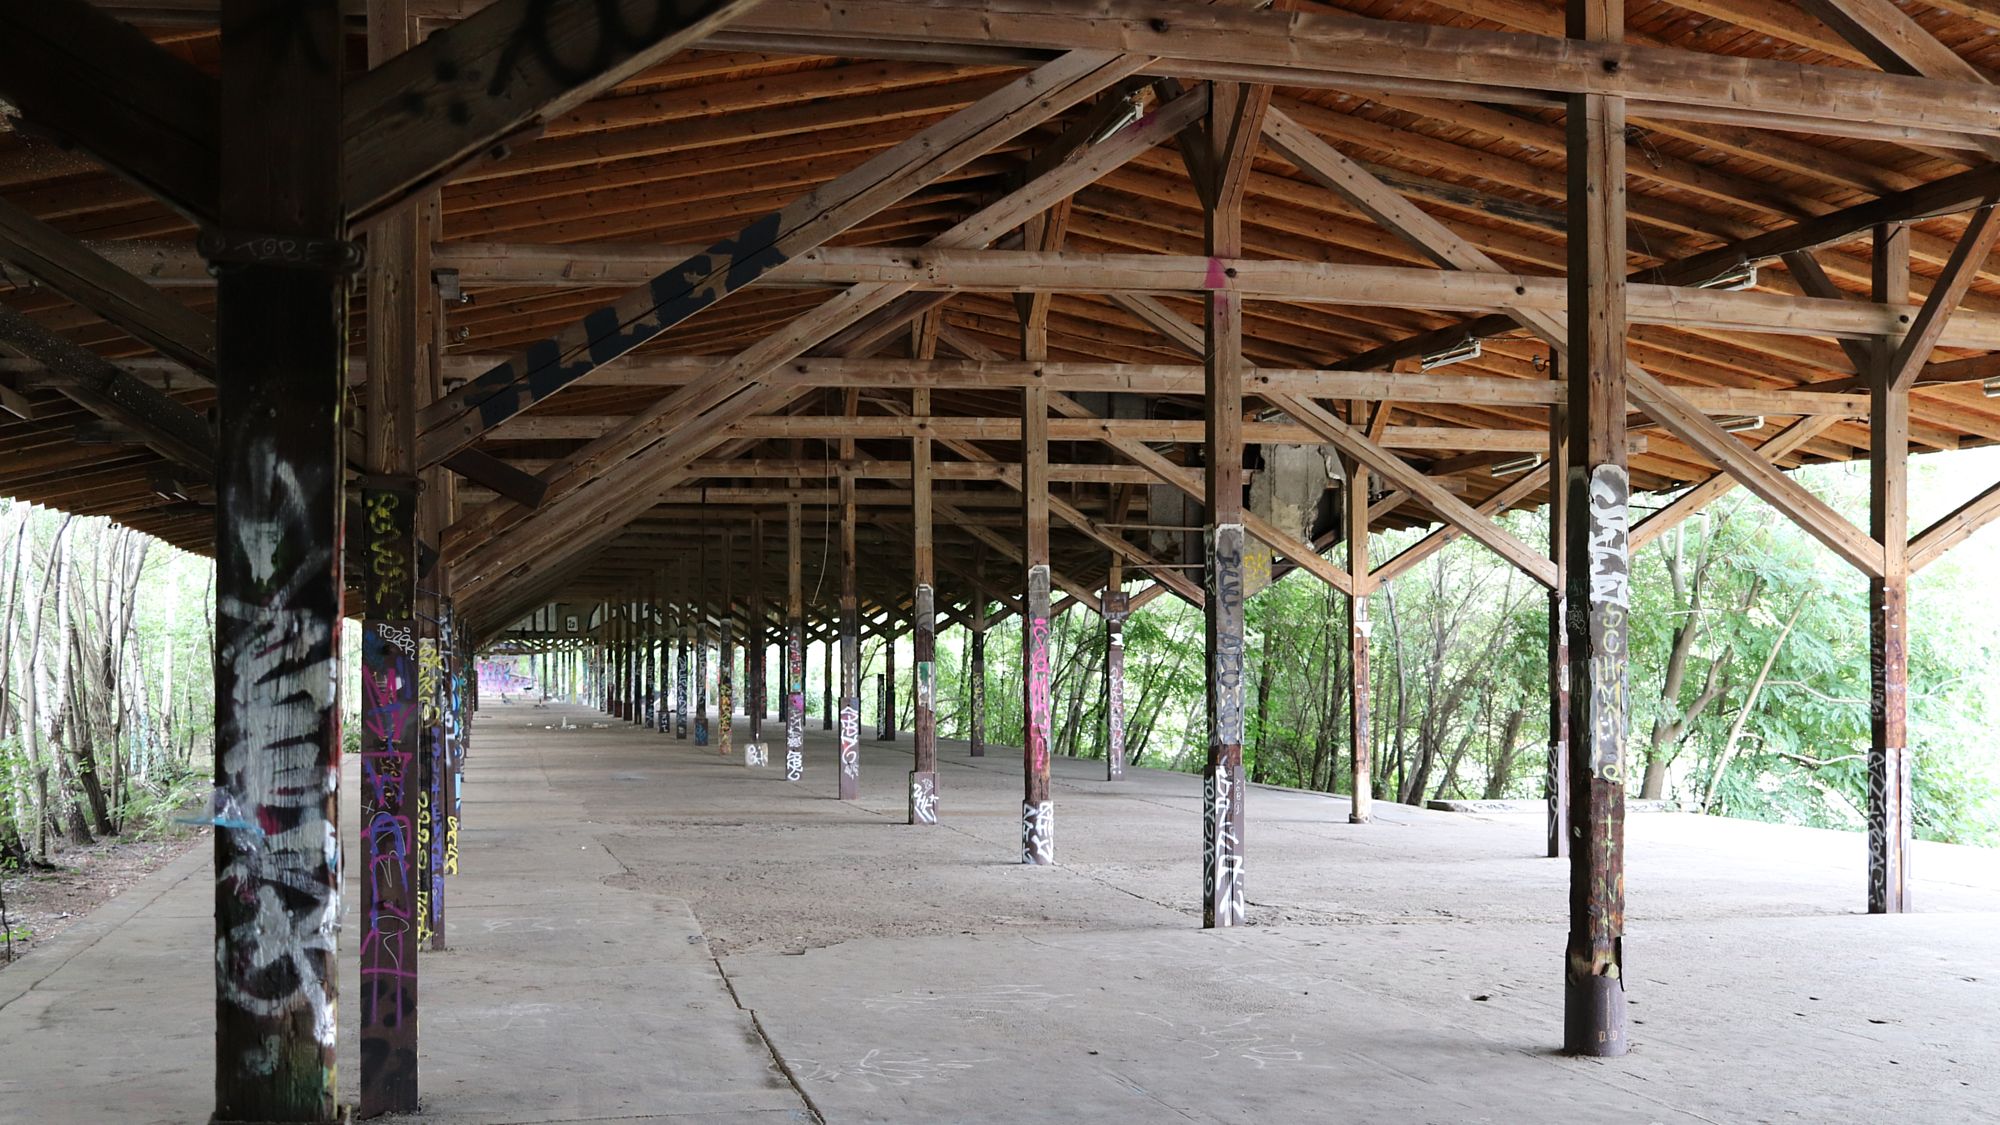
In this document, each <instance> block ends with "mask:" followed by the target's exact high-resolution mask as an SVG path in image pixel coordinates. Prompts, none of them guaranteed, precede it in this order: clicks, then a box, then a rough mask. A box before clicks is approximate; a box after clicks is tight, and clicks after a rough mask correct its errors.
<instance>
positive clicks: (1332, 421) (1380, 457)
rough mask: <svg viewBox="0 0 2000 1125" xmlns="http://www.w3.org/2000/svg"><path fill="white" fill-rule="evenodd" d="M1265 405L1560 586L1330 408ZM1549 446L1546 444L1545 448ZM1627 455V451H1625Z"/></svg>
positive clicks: (1545, 565) (1532, 554) (1548, 567)
mask: <svg viewBox="0 0 2000 1125" xmlns="http://www.w3.org/2000/svg"><path fill="white" fill-rule="evenodd" d="M1264 400H1265V401H1266V402H1269V403H1270V404H1271V405H1273V406H1275V407H1277V408H1278V409H1280V410H1283V411H1284V412H1285V413H1287V414H1290V415H1291V416H1292V417H1293V418H1294V419H1296V420H1297V421H1299V422H1301V423H1303V424H1304V425H1305V426H1306V428H1307V429H1310V430H1312V431H1313V432H1314V433H1316V434H1317V435H1318V436H1319V437H1320V438H1321V440H1324V441H1328V442H1332V443H1333V444H1334V445H1337V446H1339V447H1340V449H1341V451H1342V452H1344V453H1346V454H1348V455H1349V456H1351V457H1354V458H1356V459H1358V460H1360V461H1362V462H1364V463H1366V464H1367V465H1368V466H1369V467H1370V468H1372V469H1374V470H1375V471H1376V472H1378V473H1381V474H1382V477H1383V479H1384V480H1386V481H1388V482H1389V483H1391V484H1393V485H1395V486H1396V487H1398V488H1401V489H1404V490H1406V491H1408V492H1409V493H1410V494H1411V495H1413V496H1415V497H1416V498H1417V499H1419V500H1421V501H1423V502H1424V503H1425V504H1426V505H1428V506H1429V507H1430V509H1431V510H1432V511H1434V512H1436V513H1437V514H1438V515H1440V516H1442V517H1444V519H1445V520H1446V521H1447V522H1449V523H1452V524H1456V525H1457V526H1458V527H1459V528H1461V529H1462V530H1464V532H1465V533H1466V534H1468V535H1470V536H1472V537H1473V538H1474V539H1477V540H1479V541H1480V542H1481V543H1483V544H1485V545H1486V546H1487V547H1488V548H1490V549H1492V551H1493V552H1494V553H1495V554H1497V555H1499V556H1500V557H1501V558H1503V559H1506V560H1507V561H1508V562H1510V563H1513V564H1514V565H1515V566H1516V567H1518V568H1519V569H1520V570H1521V572H1522V573H1524V574H1526V575H1527V576H1528V577H1530V578H1533V579H1535V580H1536V581H1537V582H1540V583H1541V584H1542V585H1544V586H1553V585H1554V584H1555V567H1554V566H1553V565H1552V564H1550V562H1549V560H1548V559H1546V558H1544V557H1542V555H1541V553H1540V552H1538V551H1536V550H1534V549H1533V548H1531V547H1529V546H1528V545H1527V544H1526V543H1523V542H1521V540H1519V539H1518V538H1516V537H1515V536H1514V535H1513V533H1512V532H1509V531H1507V530H1506V529H1505V528H1502V527H1501V526H1499V525H1498V524H1496V523H1494V522H1493V521H1492V520H1491V519H1489V518H1487V517H1486V516H1483V515H1480V514H1479V513H1478V512H1477V511H1475V510H1474V509H1473V508H1472V507H1471V506H1470V505H1468V504H1466V502H1465V501H1463V500H1460V499H1459V498H1458V497H1456V496H1453V495H1452V494H1451V493H1449V492H1447V491H1445V490H1444V489H1443V488H1441V487H1439V486H1438V484H1437V482H1436V481H1434V480H1432V479H1431V478H1430V477H1428V476H1426V475H1425V474H1424V473H1422V472H1421V471H1419V470H1417V469H1416V468H1414V467H1412V466H1411V465H1410V464H1409V462H1407V461H1404V460H1403V459H1402V458H1400V457H1398V456H1396V455H1395V454H1393V453H1391V452H1389V451H1388V449H1386V448H1384V447H1383V446H1381V445H1378V444H1377V443H1375V442H1372V441H1369V440H1368V438H1367V436H1366V435H1365V434H1362V433H1361V432H1360V431H1358V430H1356V429H1354V428H1352V427H1351V426H1349V425H1347V424H1346V423H1345V422H1342V421H1341V420H1340V419H1338V418H1336V417H1334V416H1333V414H1332V413H1330V412H1329V411H1327V410H1326V409H1325V408H1324V407H1322V406H1320V405H1319V404H1318V403H1316V402H1314V401H1312V400H1311V399H1308V398H1303V397H1298V396H1292V395H1274V394H1267V395H1265V396H1264ZM1543 444H1544V445H1546V441H1544V443H1543ZM1620 452H1621V454H1622V452H1623V450H1622V449H1621V450H1620Z"/></svg>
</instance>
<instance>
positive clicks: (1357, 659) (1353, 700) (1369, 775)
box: [1343, 403, 1388, 824]
mask: <svg viewBox="0 0 2000 1125" xmlns="http://www.w3.org/2000/svg"><path fill="white" fill-rule="evenodd" d="M1357 405H1359V404H1357ZM1387 408H1388V406H1387V404H1386V403H1385V404H1383V409H1387ZM1348 421H1349V424H1352V425H1360V426H1365V425H1366V424H1367V423H1366V421H1365V420H1364V419H1362V418H1360V417H1358V412H1357V416H1354V417H1350V418H1349V419H1348ZM1346 470H1347V488H1346V494H1345V497H1344V499H1345V503H1344V505H1343V507H1344V509H1345V512H1344V514H1345V515H1346V517H1347V528H1346V536H1347V572H1348V573H1349V574H1351V575H1353V576H1354V593H1352V594H1350V595H1348V598H1347V752H1348V765H1349V770H1348V777H1347V783H1348V785H1349V787H1350V788H1349V789H1348V792H1349V793H1351V794H1352V797H1351V798H1350V803H1349V805H1348V810H1347V821H1348V823H1349V824H1366V823H1368V821H1369V819H1370V818H1371V817H1372V816H1374V811H1373V810H1374V802H1375V789H1374V785H1375V780H1374V776H1373V772H1374V771H1373V770H1372V769H1371V765H1372V763H1371V762H1370V760H1369V755H1370V752H1371V748H1370V745H1369V724H1368V705H1369V687H1370V682H1369V679H1368V638H1369V637H1370V636H1371V635H1372V634H1373V633H1374V631H1375V625H1374V623H1373V622H1372V621H1370V620H1369V619H1368V595H1370V594H1372V593H1374V591H1375V582H1374V580H1373V579H1371V578H1369V576H1368V567H1369V561H1368V466H1366V465H1364V464H1362V463H1361V462H1359V461H1355V460H1352V459H1348V460H1347V462H1346Z"/></svg>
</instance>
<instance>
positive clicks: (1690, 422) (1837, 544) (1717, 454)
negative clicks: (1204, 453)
mask: <svg viewBox="0 0 2000 1125" xmlns="http://www.w3.org/2000/svg"><path fill="white" fill-rule="evenodd" d="M1573 108H1575V107H1573ZM1273 125H1274V126H1276V127H1277V128H1279V129H1280V130H1281V131H1283V139H1281V140H1276V141H1274V144H1275V145H1276V147H1278V148H1279V149H1280V150H1281V151H1283V152H1284V153H1285V154H1286V155H1287V157H1288V158H1292V159H1295V160H1297V161H1301V162H1302V165H1301V166H1302V167H1303V168H1304V169H1305V170H1306V171H1308V173H1309V174H1311V175H1312V176H1313V177H1314V178H1315V179H1317V180H1319V181H1320V182H1321V183H1323V184H1325V185H1326V186H1327V187H1329V188H1331V189H1332V190H1334V191H1336V192H1338V193H1340V194H1341V195H1342V196H1344V197H1346V198H1348V199H1349V200H1350V201H1352V202H1354V203H1355V205H1356V206H1360V207H1363V208H1364V209H1366V210H1368V212H1369V213H1370V215H1371V216H1373V217H1374V218H1375V219H1376V220H1377V221H1378V222H1381V223H1382V224H1383V225H1385V226H1387V227H1388V228H1389V229H1391V230H1393V231H1395V232H1396V233H1398V234H1400V235H1401V236H1403V238H1404V239H1406V240H1407V241H1409V242H1410V243H1411V244H1413V245H1415V246H1418V247H1420V248H1422V249H1423V250H1424V251H1425V252H1426V253H1428V254H1430V255H1432V257H1433V258H1434V260H1436V261H1439V262H1441V263H1445V264H1447V265H1448V266H1449V267H1450V268H1452V269H1457V270H1461V271H1480V270H1490V269H1492V268H1494V265H1493V260H1492V259H1491V258H1490V257H1488V256H1487V255H1486V253H1485V252H1484V251H1482V250H1480V249H1479V248H1478V247H1476V246H1473V245H1472V244H1471V243H1469V242H1467V241H1465V240H1464V239H1462V238H1460V237H1459V236H1458V235H1457V234H1456V233H1454V232H1453V231H1451V230H1450V229H1449V228H1447V227H1445V226H1444V225H1443V224H1442V223H1439V222H1438V221H1437V220H1436V219H1434V218H1432V217H1431V216H1429V215H1428V214H1425V213H1424V212H1422V211H1420V210H1418V209H1417V208H1416V207H1415V206H1413V205H1411V204H1410V203H1409V202H1408V201H1407V200H1405V199H1403V198H1402V197H1401V196H1400V195H1397V194H1396V193H1395V192H1394V191H1392V190H1390V189H1389V188H1388V187H1387V186H1386V185H1383V184H1381V183H1380V182H1379V181H1377V180H1375V179H1374V178H1373V177H1372V176H1369V175H1368V174H1367V172H1365V171H1364V170H1362V169H1360V168H1359V167H1358V166H1356V165H1355V164H1354V162H1353V161H1352V160H1349V159H1348V158H1347V157H1345V156H1343V155H1341V154H1340V153H1338V152H1335V151H1334V150H1333V148H1332V147H1331V146H1329V145H1327V144H1326V143H1325V142H1323V141H1320V140H1319V139H1318V138H1317V137H1314V136H1311V135H1309V134H1307V133H1305V132H1304V131H1303V130H1302V129H1297V128H1290V129H1287V128H1286V127H1285V123H1284V122H1283V121H1282V120H1281V119H1279V118H1278V117H1277V115H1274V116H1273ZM1267 131H1268V130H1267ZM1621 169H1622V165H1621ZM1621 175H1622V171H1621ZM1621 182H1622V181H1621ZM1571 190H1572V194H1573V195H1574V194H1576V193H1577V192H1578V191H1580V190H1581V185H1579V184H1576V183H1572V185H1571ZM1621 222H1622V219H1621ZM1606 237H1609V235H1606ZM1620 237H1621V238H1622V237H1623V231H1622V228H1621V230H1620ZM1621 244H1622V243H1621ZM1573 245H1574V244H1573ZM1627 280H1628V279H1627V278H1625V277H1624V276H1622V275H1621V276H1620V277H1618V278H1617V279H1615V281H1616V284H1617V287H1618V290H1619V293H1620V295H1621V296H1620V299H1619V300H1618V301H1617V305H1618V310H1619V323H1620V324H1621V325H1622V324H1624V323H1625V320H1626V315H1625V314H1626V311H1627V309H1628V304H1629V298H1630V295H1631V291H1630V289H1629V288H1628V286H1627ZM1577 283H1578V276H1577V271H1576V266H1575V264H1574V263H1572V265H1571V270H1570V276H1569V284H1571V285H1575V284H1577ZM1595 283H1597V284H1604V285H1609V284H1612V279H1609V278H1599V279H1596V282H1595ZM1572 303H1573V304H1575V302H1572ZM1856 307H1859V306H1856ZM1508 315H1510V316H1512V317H1513V318H1514V319H1516V320H1517V321H1519V322H1520V323H1521V324H1523V325H1525V326H1526V327H1527V328H1528V329H1529V330H1530V331H1533V332H1534V333H1535V334H1536V335H1538V336H1540V337H1542V338H1543V339H1544V340H1547V341H1548V342H1549V343H1550V344H1552V345H1554V346H1555V347H1557V348H1559V349H1561V348H1567V347H1568V346H1569V345H1570V343H1571V340H1570V339H1569V332H1570V328H1571V326H1570V325H1569V324H1568V318H1567V317H1564V316H1562V315H1559V314H1551V313H1547V312H1544V311H1542V310H1540V309H1531V308H1525V307H1521V306H1518V305H1509V306H1508ZM1883 328H1884V330H1887V328H1888V326H1887V325H1884V326H1883ZM1620 338H1621V339H1623V329H1622V328H1621V329H1620ZM1621 354H1622V349H1621ZM1570 358H1572V362H1573V363H1574V360H1573V357H1570ZM1626 368H1627V370H1626V372H1625V375H1624V378H1623V379H1621V380H1619V381H1618V382H1619V383H1622V384H1624V385H1623V386H1622V387H1620V394H1621V396H1623V395H1629V396H1630V399H1631V401H1632V402H1633V403H1634V404H1636V405H1638V406H1639V408H1640V409H1642V410H1644V411H1645V412H1646V413H1647V414H1648V415H1650V416H1651V417H1652V418H1653V419H1654V420H1656V421H1658V422H1659V423H1660V425H1661V426H1662V427H1664V428H1665V429H1666V430H1667V431H1668V432H1669V433H1671V434H1673V435H1674V436H1675V437H1676V438H1678V439H1680V440H1681V441H1682V442H1684V443H1686V444H1687V445H1688V446H1690V447H1691V448H1693V449H1694V450H1695V451H1696V452H1698V453H1700V454H1702V455H1703V456H1705V457H1709V458H1711V459H1713V460H1714V461H1715V463H1716V464H1717V465H1719V466H1721V467H1723V468H1725V469H1728V470H1729V471H1730V472H1732V473H1734V474H1735V475H1736V476H1737V477H1738V478H1739V479H1740V480H1742V482H1743V484H1744V486H1745V487H1747V488H1749V489H1750V490H1751V491H1752V492H1755V493H1756V494H1757V495H1758V496H1760V497H1762V498H1763V499H1764V500H1765V501H1766V502H1768V503H1770V504H1771V505H1772V506H1773V507H1775V508H1777V509H1778V510H1779V511H1781V512H1783V513H1785V515H1786V516H1788V517H1789V518H1791V519H1792V520H1793V521H1795V522H1797V523H1798V524H1799V526H1801V527H1803V528H1804V529H1805V530H1806V531H1807V532H1808V533H1809V534H1811V535H1812V536H1813V537H1814V538H1817V539H1819V540H1820V541H1821V542H1823V543H1825V544H1826V545H1827V546H1828V547H1830V548H1832V549H1833V550H1834V552H1835V553H1837V554H1839V555H1840V556H1841V557H1842V558H1845V559H1847V560H1848V561H1849V562H1850V563H1852V564H1853V565H1854V566H1856V567H1857V568H1860V569H1861V570H1863V571H1867V572H1872V569H1879V567H1880V565H1881V563H1880V554H1881V552H1880V551H1879V550H1876V549H1873V548H1872V547H1871V545H1870V543H1869V540H1868V538H1867V537H1866V536H1864V535H1862V534H1861V533H1860V532H1859V531H1858V530H1856V529H1855V527H1854V526H1853V525H1852V524H1850V523H1848V522H1847V520H1846V519H1844V518H1842V517H1841V516H1840V514H1839V513H1837V512H1835V511H1834V510H1833V509H1832V508H1831V507H1829V506H1828V505H1827V504H1826V503H1825V501H1822V500H1820V499H1819V498H1818V497H1817V496H1814V495H1813V494H1812V493H1811V492H1808V491H1807V490H1806V489H1805V488H1804V487H1803V486H1801V485H1800V484H1798V483H1797V482H1796V481H1793V480H1792V479H1791V478H1789V477H1786V476H1784V475H1783V474H1781V473H1779V472H1778V471H1777V470H1776V469H1775V468H1773V467H1772V466H1771V465H1769V464H1768V463H1766V462H1765V461H1763V460H1762V459H1761V458H1758V457H1756V456H1754V455H1752V454H1751V453H1750V451H1749V450H1748V449H1746V448H1745V447H1744V445H1743V444H1742V443H1741V442H1739V441H1736V440H1735V439H1734V438H1732V437H1731V436H1730V435H1728V434H1727V433H1725V432H1724V431H1723V430H1722V428H1721V427H1719V426H1717V425H1716V424H1715V423H1714V422H1712V421H1710V420H1709V419H1708V418H1707V416H1705V415H1703V414H1702V413H1701V412H1699V411H1697V410H1694V409H1693V408H1692V407H1690V406H1689V405H1688V404H1687V401H1686V400H1685V399H1683V398H1681V397H1680V396H1679V395H1677V394H1676V393H1675V392H1673V391H1672V390H1670V389H1669V388H1667V387H1666V385H1665V384H1663V383H1661V382H1660V381H1659V380H1658V379H1656V378H1654V377H1653V376H1652V375H1651V374H1650V373H1648V372H1646V371H1645V370H1643V369H1641V368H1640V367H1639V366H1638V365H1637V364H1636V363H1632V362H1630V361H1629V359H1628V360H1627V361H1626ZM1571 371H1572V375H1573V376H1574V374H1575V367H1574V365H1573V366H1572V368H1571ZM1576 385H1577V384H1576V381H1575V378H1572V380H1571V384H1570V386H1571V391H1570V393H1571V402H1570V404H1569V406H1570V411H1571V416H1572V418H1573V419H1574V418H1576V417H1577V416H1578V412H1579V410H1580V407H1579V405H1578V404H1577V403H1576V401H1575V400H1574V399H1575V394H1576V389H1575V388H1576ZM1267 397H1268V396H1267ZM1623 403H1624V399H1623V397H1621V399H1620V402H1619V404H1618V406H1617V409H1618V411H1619V417H1620V422H1619V425H1618V427H1617V430H1618V439H1619V445H1620V449H1619V455H1618V456H1619V464H1620V465H1622V464H1623V463H1624V456H1625V453H1624V444H1623V443H1624V423H1623V417H1624V407H1623ZM1612 408H1613V407H1610V406H1605V407H1601V409H1606V410H1609V409H1612ZM1539 561H1542V562H1544V563H1546V560H1539Z"/></svg>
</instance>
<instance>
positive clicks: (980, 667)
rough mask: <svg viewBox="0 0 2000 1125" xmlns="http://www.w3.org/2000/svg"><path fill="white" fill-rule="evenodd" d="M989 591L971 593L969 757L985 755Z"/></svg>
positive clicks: (967, 694)
mask: <svg viewBox="0 0 2000 1125" xmlns="http://www.w3.org/2000/svg"><path fill="white" fill-rule="evenodd" d="M989 604H990V603H989V602H987V600H986V595H985V594H983V593H980V592H979V591H977V590H975V591H973V593H972V626H971V628H972V642H971V647H972V651H971V653H970V655H969V656H968V657H967V661H966V662H967V664H968V665H969V667H968V670H967V675H968V677H969V678H970V679H971V681H972V682H971V683H969V684H967V685H966V691H965V710H966V716H965V742H966V748H965V752H966V755H967V756H968V757H973V758H984V757H985V756H986V607H987V606H988V605H989Z"/></svg>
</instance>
